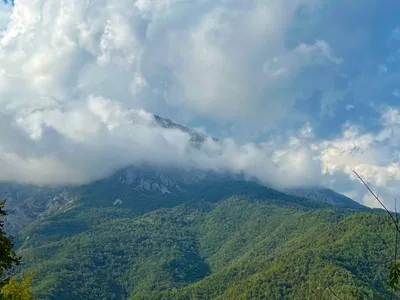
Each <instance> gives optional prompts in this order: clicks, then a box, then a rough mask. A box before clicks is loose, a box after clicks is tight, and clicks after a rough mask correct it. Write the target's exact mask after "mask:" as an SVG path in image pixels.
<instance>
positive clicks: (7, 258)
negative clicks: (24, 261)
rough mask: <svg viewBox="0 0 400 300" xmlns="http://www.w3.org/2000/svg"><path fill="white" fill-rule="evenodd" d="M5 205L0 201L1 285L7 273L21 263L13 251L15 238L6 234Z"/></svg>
mask: <svg viewBox="0 0 400 300" xmlns="http://www.w3.org/2000/svg"><path fill="white" fill-rule="evenodd" d="M4 205H5V200H3V201H0V283H1V280H2V279H4V276H5V274H6V272H7V271H9V270H10V269H11V268H12V267H13V266H14V265H18V263H19V257H18V256H17V255H16V254H15V252H14V251H13V247H14V241H13V238H12V237H10V236H8V235H7V234H6V233H5V232H4V217H5V216H6V215H7V212H6V211H5V210H4Z"/></svg>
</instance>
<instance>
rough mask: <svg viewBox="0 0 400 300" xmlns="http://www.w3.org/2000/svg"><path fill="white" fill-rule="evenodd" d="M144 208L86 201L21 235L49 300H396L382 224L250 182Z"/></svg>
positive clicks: (27, 261)
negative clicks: (342, 299)
mask: <svg viewBox="0 0 400 300" xmlns="http://www.w3.org/2000/svg"><path fill="white" fill-rule="evenodd" d="M158 195H159V196H158V197H159V198H158V202H157V201H156V202H157V203H156V204H157V205H160V204H162V203H163V200H167V199H166V198H163V197H165V195H163V194H158ZM234 195H238V196H234ZM153 196H154V195H153ZM167 196H168V197H169V195H167ZM155 198H157V197H155ZM155 198H154V199H155ZM104 199H105V198H104ZM135 201H136V199H131V202H132V203H129V202H128V201H126V200H125V201H124V202H123V204H125V206H119V205H114V204H113V202H112V201H106V200H104V201H100V202H97V201H91V200H90V199H81V200H77V201H76V202H75V203H74V205H73V206H71V207H70V208H68V209H65V210H58V211H56V212H54V213H53V214H51V215H49V216H46V217H44V218H42V219H41V220H38V221H36V222H34V223H33V224H31V225H30V226H28V227H27V228H26V229H25V230H24V231H23V232H22V233H21V236H20V241H21V243H20V254H21V255H22V257H23V262H24V263H23V265H22V268H23V269H25V271H26V270H35V271H36V282H35V291H36V293H37V295H39V296H40V299H88V300H90V299H332V295H331V294H330V292H329V290H327V287H328V286H329V287H330V288H331V289H332V290H334V291H335V293H337V294H340V295H341V296H346V297H347V298H346V299H356V298H354V297H355V296H354V297H353V296H352V295H353V294H355V295H356V294H358V295H360V296H361V297H363V299H372V298H373V299H386V298H385V297H387V295H388V290H387V286H386V279H387V274H388V263H390V261H391V258H392V251H393V246H394V245H393V230H392V228H391V227H390V223H389V221H388V220H387V218H386V216H385V215H382V214H380V213H372V212H371V210H368V209H365V210H366V211H368V212H359V210H354V209H348V208H337V207H335V206H332V205H331V204H329V203H326V202H324V201H314V200H307V199H304V198H298V197H294V196H290V195H286V194H283V193H280V192H277V191H274V190H271V189H268V188H265V187H263V186H259V185H257V184H254V183H249V182H242V181H220V182H218V181H212V182H203V181H200V182H198V183H197V184H195V185H193V186H191V190H187V193H186V194H185V193H183V194H181V198H179V199H176V202H175V204H171V202H168V204H166V205H168V206H169V207H168V208H159V209H153V207H148V209H144V210H142V211H138V207H140V206H141V205H142V204H140V205H136V204H134V203H135ZM153 201H155V200H153ZM153 203H155V202H153ZM157 205H155V206H157ZM161 206H162V205H161ZM146 211H148V212H147V213H146ZM313 297H314V298H313Z"/></svg>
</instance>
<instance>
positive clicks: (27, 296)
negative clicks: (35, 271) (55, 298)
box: [0, 276, 35, 300]
mask: <svg viewBox="0 0 400 300" xmlns="http://www.w3.org/2000/svg"><path fill="white" fill-rule="evenodd" d="M31 285H32V276H24V277H23V278H22V280H21V282H19V281H18V280H17V279H16V278H11V279H9V280H8V281H7V282H6V284H5V285H4V286H3V287H2V288H1V294H0V296H1V297H0V298H1V299H2V300H34V299H35V298H34V296H33V292H32V289H31Z"/></svg>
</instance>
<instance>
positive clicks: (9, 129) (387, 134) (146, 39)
mask: <svg viewBox="0 0 400 300" xmlns="http://www.w3.org/2000/svg"><path fill="white" fill-rule="evenodd" d="M319 4H320V1H317V0H284V1H278V0H273V1H261V0H249V1H240V0H231V1H223V0H204V1H200V0H194V1H182V0H169V1H167V0H159V1H152V0H136V1H131V0H117V1H115V0H114V1H111V0H101V1H89V0H79V1H78V0H69V1H49V0H37V1H30V0H18V1H16V4H15V7H14V8H13V9H12V12H11V7H10V6H6V5H4V4H0V30H1V28H5V27H6V25H7V23H8V20H10V22H9V23H8V26H7V30H6V31H4V32H3V34H2V35H0V116H1V117H0V123H1V124H0V125H1V127H0V169H1V172H0V180H1V181H10V180H11V181H20V182H31V183H38V184H56V183H82V182H87V181H90V180H94V179H97V178H101V177H103V176H105V175H107V174H109V173H110V172H112V171H114V170H115V169H117V168H120V167H123V166H126V165H129V164H140V163H142V162H149V161H150V162H152V163H155V164H161V165H174V166H176V165H179V166H181V167H197V168H204V169H214V170H217V171H232V172H244V173H245V174H246V175H247V176H249V177H255V178H257V179H258V180H260V181H262V182H265V183H268V184H272V185H274V186H279V187H287V186H296V185H305V184H320V183H325V184H328V185H332V186H334V187H338V189H339V190H340V191H342V192H346V193H353V194H354V195H361V196H358V197H359V199H362V197H363V195H364V194H359V191H361V190H359V189H356V190H354V184H353V183H354V182H355V181H354V178H353V177H351V173H350V172H349V170H348V167H352V168H354V169H356V170H358V171H359V172H360V173H361V175H362V176H365V178H366V180H369V181H371V182H373V183H374V185H376V186H377V187H379V188H381V189H382V190H383V189H386V188H387V189H386V191H389V192H387V193H388V194H387V195H385V198H386V197H390V196H391V195H392V194H393V193H394V192H396V191H397V190H396V188H395V183H397V182H398V181H399V180H400V178H398V175H397V174H399V173H398V172H397V170H398V168H399V166H398V163H397V162H398V159H399V153H398V152H396V151H394V150H393V149H394V148H393V147H394V146H398V141H399V130H398V127H399V121H398V119H399V112H398V110H396V109H391V110H388V111H386V112H385V113H384V117H383V129H382V130H381V131H380V132H378V133H362V132H360V130H359V129H358V128H356V127H352V126H348V127H346V128H345V129H344V132H343V135H342V136H341V137H339V138H336V139H333V140H326V141H320V140H318V138H317V137H316V135H315V133H314V130H313V128H312V127H311V125H310V123H307V122H306V123H305V126H304V127H302V128H300V129H299V130H298V132H294V133H292V134H289V133H286V131H285V128H278V130H279V131H281V132H280V134H279V135H276V136H275V137H271V138H270V139H269V140H268V142H265V143H260V144H255V143H247V144H238V143H236V142H235V141H234V140H232V139H226V140H223V141H221V143H214V142H212V141H211V140H209V141H207V142H206V143H205V145H204V146H203V148H202V149H200V150H195V149H192V148H191V147H190V145H189V136H188V135H187V134H185V133H182V132H180V131H178V130H166V129H161V128H159V127H157V126H156V125H155V124H154V122H153V119H152V117H151V114H149V113H148V112H154V111H156V112H160V111H161V112H170V115H172V116H173V115H176V113H174V111H178V110H179V111H180V112H182V114H185V113H191V114H196V115H200V116H209V117H210V118H221V119H226V120H229V121H231V122H233V123H234V122H235V121H236V120H237V119H244V121H243V122H252V121H254V119H255V120H258V123H257V124H262V128H263V130H267V129H268V128H271V127H274V126H276V124H277V122H278V121H282V120H285V121H286V122H287V123H290V122H291V121H292V120H296V115H297V114H299V113H298V112H297V111H296V110H295V109H294V108H295V104H296V101H297V100H298V99H307V98H309V97H310V96H311V95H312V94H313V93H314V91H315V90H316V89H317V88H318V89H320V90H324V92H325V94H324V97H325V98H328V97H330V99H322V100H323V101H325V102H329V101H332V98H334V97H336V96H337V93H336V91H335V90H334V89H333V85H332V82H333V81H334V78H336V77H337V76H340V74H342V72H341V68H342V65H343V64H344V63H345V61H344V60H343V59H342V58H341V57H339V56H337V55H336V54H335V51H334V49H332V47H331V46H330V45H329V44H328V42H327V41H325V40H324V39H323V37H321V38H320V39H315V40H312V41H310V40H308V41H307V42H301V43H295V44H293V45H290V43H288V41H287V32H288V31H289V29H293V27H296V24H293V20H294V19H295V16H296V14H297V13H298V10H299V9H300V8H304V7H308V8H310V11H311V12H312V13H314V8H315V7H317V6H318V5H319ZM315 11H316V12H317V11H318V10H315ZM354 110H355V108H353V111H354ZM339 183H340V184H339ZM349 183H352V184H349ZM346 184H348V185H346ZM357 193H358V194H357ZM360 193H361V192H360Z"/></svg>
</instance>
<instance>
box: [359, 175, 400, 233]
mask: <svg viewBox="0 0 400 300" xmlns="http://www.w3.org/2000/svg"><path fill="white" fill-rule="evenodd" d="M352 171H353V173H354V174H356V176H357V177H358V179H360V181H361V182H362V183H363V184H364V186H365V187H366V188H367V189H368V191H369V192H370V193H371V195H372V196H374V198H375V199H376V200H377V201H378V202H379V204H380V205H381V206H382V207H383V208H384V209H385V211H386V212H387V213H388V215H389V216H390V218H391V219H392V221H393V224H394V225H395V226H396V230H397V231H398V232H399V233H400V228H399V224H398V223H397V221H396V219H395V218H394V217H393V215H392V213H391V212H390V211H389V210H388V209H387V207H386V206H385V204H383V202H382V201H381V199H379V197H378V196H377V195H376V194H375V193H374V192H373V191H372V190H371V188H370V187H369V185H368V184H367V183H366V182H365V181H364V179H362V177H361V176H360V175H359V174H358V173H357V172H356V171H354V170H352Z"/></svg>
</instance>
